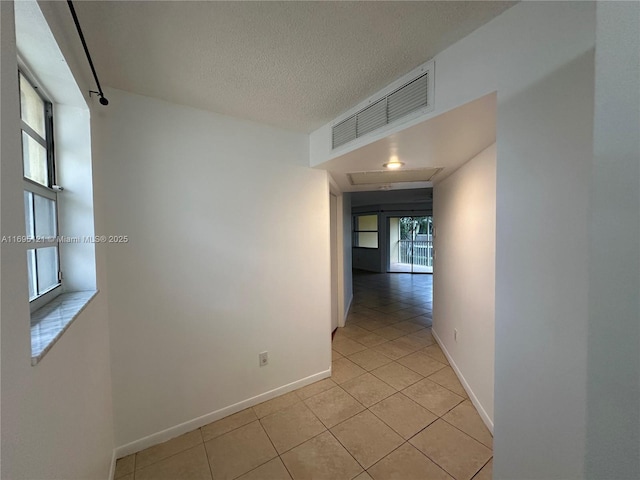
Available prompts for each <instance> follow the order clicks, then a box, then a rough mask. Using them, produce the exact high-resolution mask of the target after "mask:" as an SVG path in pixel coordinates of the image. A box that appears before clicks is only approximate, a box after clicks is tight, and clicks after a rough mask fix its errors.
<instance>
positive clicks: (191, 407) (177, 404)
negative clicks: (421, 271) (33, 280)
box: [96, 90, 331, 453]
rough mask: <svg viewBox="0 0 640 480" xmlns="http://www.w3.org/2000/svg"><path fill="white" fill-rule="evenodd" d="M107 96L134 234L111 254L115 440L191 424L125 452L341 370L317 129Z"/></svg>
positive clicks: (113, 178) (113, 163)
mask: <svg viewBox="0 0 640 480" xmlns="http://www.w3.org/2000/svg"><path fill="white" fill-rule="evenodd" d="M108 98H109V101H110V104H109V108H108V109H104V110H103V111H102V113H103V114H102V115H101V116H100V117H99V119H98V122H97V125H96V134H97V135H100V137H101V138H100V141H99V144H100V147H99V148H100V149H101V153H102V155H103V157H104V162H102V163H101V165H100V169H99V170H98V171H97V176H98V178H99V183H100V184H101V185H102V186H103V190H104V193H105V204H106V224H107V231H108V232H109V233H110V234H115V235H128V236H129V238H130V241H129V243H127V244H123V245H111V246H110V247H109V252H108V257H109V265H108V284H109V297H110V303H109V315H110V326H111V355H112V372H113V389H114V409H115V420H116V425H115V431H116V442H117V444H118V445H119V446H123V445H125V444H128V443H130V442H135V441H137V440H140V439H143V438H144V437H146V436H149V435H154V434H157V433H158V432H161V431H162V430H164V429H168V428H172V427H175V426H179V425H182V426H179V427H177V428H176V429H173V430H171V432H169V433H167V434H160V435H159V436H155V437H153V438H152V439H147V440H143V441H142V443H136V444H134V445H130V446H129V447H127V449H125V450H119V453H123V452H126V451H131V450H132V449H135V448H140V447H141V446H144V445H145V444H148V443H154V442H156V441H158V440H161V439H163V438H164V437H163V435H165V436H166V435H169V434H171V435H175V434H177V433H180V432H181V431H182V430H185V429H189V428H195V427H197V426H198V424H200V423H205V421H211V420H212V419H214V418H215V417H216V416H217V417H220V416H222V413H220V410H221V409H223V408H226V407H230V406H233V405H236V404H238V402H243V401H246V400H250V399H252V398H253V397H256V396H258V395H261V394H264V393H266V392H269V391H271V390H273V389H277V388H280V387H284V386H287V385H288V384H290V383H291V382H296V381H299V380H301V379H305V378H306V377H309V376H313V375H320V376H322V375H325V376H326V375H328V370H329V368H330V362H331V347H330V318H331V315H330V305H331V303H330V250H329V202H328V198H329V185H328V180H327V174H326V172H323V171H318V170H313V169H311V168H309V166H308V138H307V136H306V135H302V134H297V133H289V132H285V131H281V130H277V129H274V128H270V127H265V126H260V125H258V124H254V123H250V122H245V121H241V120H235V119H232V118H229V117H225V116H221V115H216V114H212V113H208V112H204V111H200V110H196V109H192V108H186V107H182V106H178V105H173V104H170V103H166V102H163V101H159V100H155V99H151V98H147V97H142V96H138V95H133V94H128V93H125V92H122V91H117V90H109V92H108ZM265 350H266V351H268V352H269V365H268V366H266V367H262V368H260V367H259V366H258V354H259V352H262V351H265ZM289 388H293V386H291V387H289ZM285 390H286V388H285ZM285 390H281V391H280V393H282V392H283V391H285ZM264 398H265V397H263V399H264ZM256 401H257V400H256ZM254 403H255V401H254ZM150 405H153V408H149V406H150ZM243 405H246V404H242V405H240V406H237V407H235V408H236V409H237V408H240V407H241V406H243ZM232 409H233V408H232ZM229 411H230V410H226V411H225V413H228V412H229ZM216 412H218V413H216ZM208 414H212V415H210V416H209V417H207V418H206V419H201V420H197V418H198V417H201V416H204V415H208ZM192 420H193V421H192ZM185 422H188V423H187V424H186V425H183V424H184V423H185ZM189 422H190V423H189Z"/></svg>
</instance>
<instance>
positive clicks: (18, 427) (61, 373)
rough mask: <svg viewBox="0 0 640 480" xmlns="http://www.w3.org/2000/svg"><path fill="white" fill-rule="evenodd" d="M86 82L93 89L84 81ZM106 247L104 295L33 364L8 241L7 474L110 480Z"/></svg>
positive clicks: (12, 222)
mask: <svg viewBox="0 0 640 480" xmlns="http://www.w3.org/2000/svg"><path fill="white" fill-rule="evenodd" d="M0 11H1V14H0V21H1V32H2V39H1V42H2V57H1V62H2V64H1V68H0V72H1V78H0V86H1V103H2V122H1V125H2V130H1V141H0V145H1V147H0V148H1V166H0V168H1V175H0V177H1V182H2V187H1V188H2V189H1V200H2V217H1V230H2V234H3V235H22V234H23V233H24V207H23V200H22V165H21V146H20V130H19V121H18V119H19V118H20V111H19V103H18V99H19V89H18V83H17V75H16V69H17V63H16V46H15V35H14V20H13V17H14V16H13V3H12V2H0ZM70 66H71V67H72V68H73V62H70ZM78 78H79V77H78ZM81 88H82V90H85V91H86V90H88V88H86V85H85V84H81ZM94 159H95V157H94ZM96 225H97V226H99V224H96ZM97 250H98V251H97V256H98V258H97V260H98V288H100V289H101V292H100V293H99V294H98V295H97V296H96V298H94V300H93V301H92V302H91V303H90V304H89V305H88V306H87V308H86V309H85V310H84V311H83V312H82V313H81V314H80V315H79V317H78V318H76V320H75V321H74V322H73V324H72V325H71V326H70V327H69V329H68V330H67V331H66V332H65V333H64V335H63V336H62V338H61V339H60V340H58V342H57V343H56V344H55V345H54V346H53V348H52V349H51V350H50V351H49V352H48V353H47V354H46V356H45V357H44V358H43V359H42V361H41V362H40V363H39V364H38V365H37V366H35V367H32V366H31V348H30V347H31V346H30V331H29V304H28V300H27V279H26V276H27V275H26V262H25V255H24V248H23V247H22V246H21V245H16V244H6V243H3V244H2V248H1V252H2V253H1V261H2V283H1V301H0V305H1V322H2V324H1V331H2V355H1V362H2V366H1V369H2V370H1V371H2V375H1V377H2V478H11V479H20V478H24V479H34V478H106V477H107V476H108V474H109V468H110V464H111V457H112V452H113V429H112V422H113V416H112V404H111V375H110V365H109V331H108V323H107V300H106V294H105V292H104V291H103V290H102V288H103V287H104V281H103V280H104V277H103V273H104V270H103V269H102V266H103V265H104V251H103V250H101V249H97Z"/></svg>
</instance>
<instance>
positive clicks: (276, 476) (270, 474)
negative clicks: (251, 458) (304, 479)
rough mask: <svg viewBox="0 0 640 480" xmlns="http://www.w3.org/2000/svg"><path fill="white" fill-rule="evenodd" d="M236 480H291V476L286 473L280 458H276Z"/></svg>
mask: <svg viewBox="0 0 640 480" xmlns="http://www.w3.org/2000/svg"><path fill="white" fill-rule="evenodd" d="M238 480H291V475H289V472H287V469H286V468H285V466H284V464H283V463H282V460H280V457H276V458H274V459H273V460H269V461H268V462H267V463H265V464H264V465H261V466H259V467H258V468H256V469H255V470H251V471H250V472H249V473H245V474H244V475H242V476H241V477H238Z"/></svg>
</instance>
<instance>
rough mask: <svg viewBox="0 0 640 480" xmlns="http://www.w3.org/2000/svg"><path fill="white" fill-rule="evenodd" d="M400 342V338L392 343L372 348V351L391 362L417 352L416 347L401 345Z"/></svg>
mask: <svg viewBox="0 0 640 480" xmlns="http://www.w3.org/2000/svg"><path fill="white" fill-rule="evenodd" d="M400 340H402V339H401V338H400V339H397V340H394V341H392V342H387V343H383V344H381V345H378V346H377V347H373V350H375V351H376V352H378V353H381V354H383V355H384V356H386V357H389V358H390V359H391V360H399V359H401V358H402V357H406V356H407V355H410V354H412V353H413V352H415V351H416V350H418V348H417V347H413V346H411V345H407V344H406V343H402V342H400Z"/></svg>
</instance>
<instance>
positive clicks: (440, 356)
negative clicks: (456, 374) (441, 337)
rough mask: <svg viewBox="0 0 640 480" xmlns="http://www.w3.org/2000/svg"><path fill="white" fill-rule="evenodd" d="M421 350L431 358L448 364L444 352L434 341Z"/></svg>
mask: <svg viewBox="0 0 640 480" xmlns="http://www.w3.org/2000/svg"><path fill="white" fill-rule="evenodd" d="M422 352H423V353H426V354H427V355H429V356H430V357H431V358H433V359H434V360H437V361H439V362H440V363H444V364H445V365H449V360H447V357H445V356H444V353H443V352H442V349H441V348H440V346H439V345H438V344H437V343H434V344H433V345H429V346H428V347H426V348H423V349H422Z"/></svg>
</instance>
